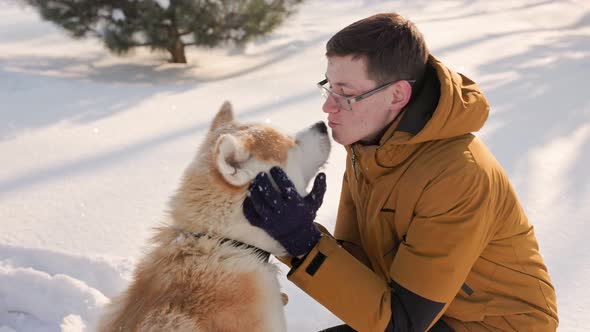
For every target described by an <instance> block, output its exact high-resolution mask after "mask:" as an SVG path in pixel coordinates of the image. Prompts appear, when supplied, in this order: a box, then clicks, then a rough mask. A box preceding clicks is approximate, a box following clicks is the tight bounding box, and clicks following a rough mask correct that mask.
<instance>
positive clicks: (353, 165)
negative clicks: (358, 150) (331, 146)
mask: <svg viewBox="0 0 590 332" xmlns="http://www.w3.org/2000/svg"><path fill="white" fill-rule="evenodd" d="M350 150H351V151H352V155H351V156H350V162H351V163H352V170H353V172H354V179H355V180H356V181H357V182H358V180H359V179H358V177H357V175H356V154H355V153H354V145H351V146H350Z"/></svg>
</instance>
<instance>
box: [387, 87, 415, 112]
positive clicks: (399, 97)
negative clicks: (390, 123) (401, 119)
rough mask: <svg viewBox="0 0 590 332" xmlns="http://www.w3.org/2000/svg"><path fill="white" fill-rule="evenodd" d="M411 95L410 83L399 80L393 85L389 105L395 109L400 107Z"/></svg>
mask: <svg viewBox="0 0 590 332" xmlns="http://www.w3.org/2000/svg"><path fill="white" fill-rule="evenodd" d="M411 97H412V85H411V84H410V82H408V81H405V80H403V81H399V82H397V83H395V84H394V86H393V99H392V101H391V106H393V107H395V108H397V109H402V108H404V107H405V106H406V105H407V104H408V103H409V102H410V98H411Z"/></svg>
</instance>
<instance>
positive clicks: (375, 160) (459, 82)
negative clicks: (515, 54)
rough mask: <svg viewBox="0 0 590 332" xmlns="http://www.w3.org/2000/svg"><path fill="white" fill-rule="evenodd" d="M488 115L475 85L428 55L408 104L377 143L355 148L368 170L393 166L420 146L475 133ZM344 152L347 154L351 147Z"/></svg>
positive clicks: (485, 104) (485, 101)
mask: <svg viewBox="0 0 590 332" xmlns="http://www.w3.org/2000/svg"><path fill="white" fill-rule="evenodd" d="M488 113H489V104H488V102H487V100H486V98H485V96H484V95H483V93H482V91H481V90H480V89H479V87H478V86H477V84H476V83H475V82H473V81H472V80H470V79H469V78H467V77H465V76H464V75H462V74H459V73H456V72H454V71H452V70H450V69H449V68H447V67H446V66H445V65H443V64H442V63H441V62H440V61H439V60H437V59H436V58H435V57H433V56H430V57H429V59H428V64H427V68H426V72H425V75H424V79H423V80H422V81H421V82H417V83H416V84H415V86H414V92H413V96H412V99H411V101H410V103H408V105H407V106H406V107H405V108H404V110H403V111H402V113H401V114H400V116H398V118H397V119H396V120H395V121H394V122H393V123H392V124H391V125H390V127H389V128H388V129H387V130H386V131H385V133H384V134H383V136H382V137H381V139H380V141H379V144H378V145H373V146H360V145H359V144H355V146H357V152H359V154H360V155H359V157H360V159H365V163H364V164H365V165H370V167H369V168H373V167H376V168H377V169H379V168H380V167H386V168H387V167H394V166H396V165H398V164H399V163H400V162H402V161H403V160H405V159H406V158H407V157H408V156H409V155H411V154H412V153H413V152H414V150H415V149H416V148H417V147H418V146H419V145H420V144H421V143H424V142H428V141H434V140H440V139H445V138H451V137H457V136H461V135H465V134H468V133H472V132H475V131H478V130H479V129H481V128H482V127H483V125H484V123H485V121H486V120H487V117H488ZM346 149H347V150H349V153H350V152H351V151H350V149H351V146H347V147H346ZM371 160H372V162H371Z"/></svg>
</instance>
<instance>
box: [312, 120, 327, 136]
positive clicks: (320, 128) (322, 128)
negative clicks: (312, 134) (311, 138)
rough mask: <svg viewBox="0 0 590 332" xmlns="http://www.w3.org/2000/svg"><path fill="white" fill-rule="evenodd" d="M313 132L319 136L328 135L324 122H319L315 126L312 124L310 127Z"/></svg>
mask: <svg viewBox="0 0 590 332" xmlns="http://www.w3.org/2000/svg"><path fill="white" fill-rule="evenodd" d="M312 128H313V130H317V131H318V132H319V133H320V134H324V135H325V134H327V133H328V127H326V124H325V123H324V121H319V122H317V123H316V124H314V125H313V126H312Z"/></svg>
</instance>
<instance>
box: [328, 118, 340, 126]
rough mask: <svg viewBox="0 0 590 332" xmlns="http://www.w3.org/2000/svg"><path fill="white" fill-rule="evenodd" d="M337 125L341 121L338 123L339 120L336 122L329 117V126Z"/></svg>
mask: <svg viewBox="0 0 590 332" xmlns="http://www.w3.org/2000/svg"><path fill="white" fill-rule="evenodd" d="M337 125H339V123H338V122H335V121H334V120H330V119H329V118H328V126H329V127H330V128H333V127H334V126H337Z"/></svg>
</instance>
